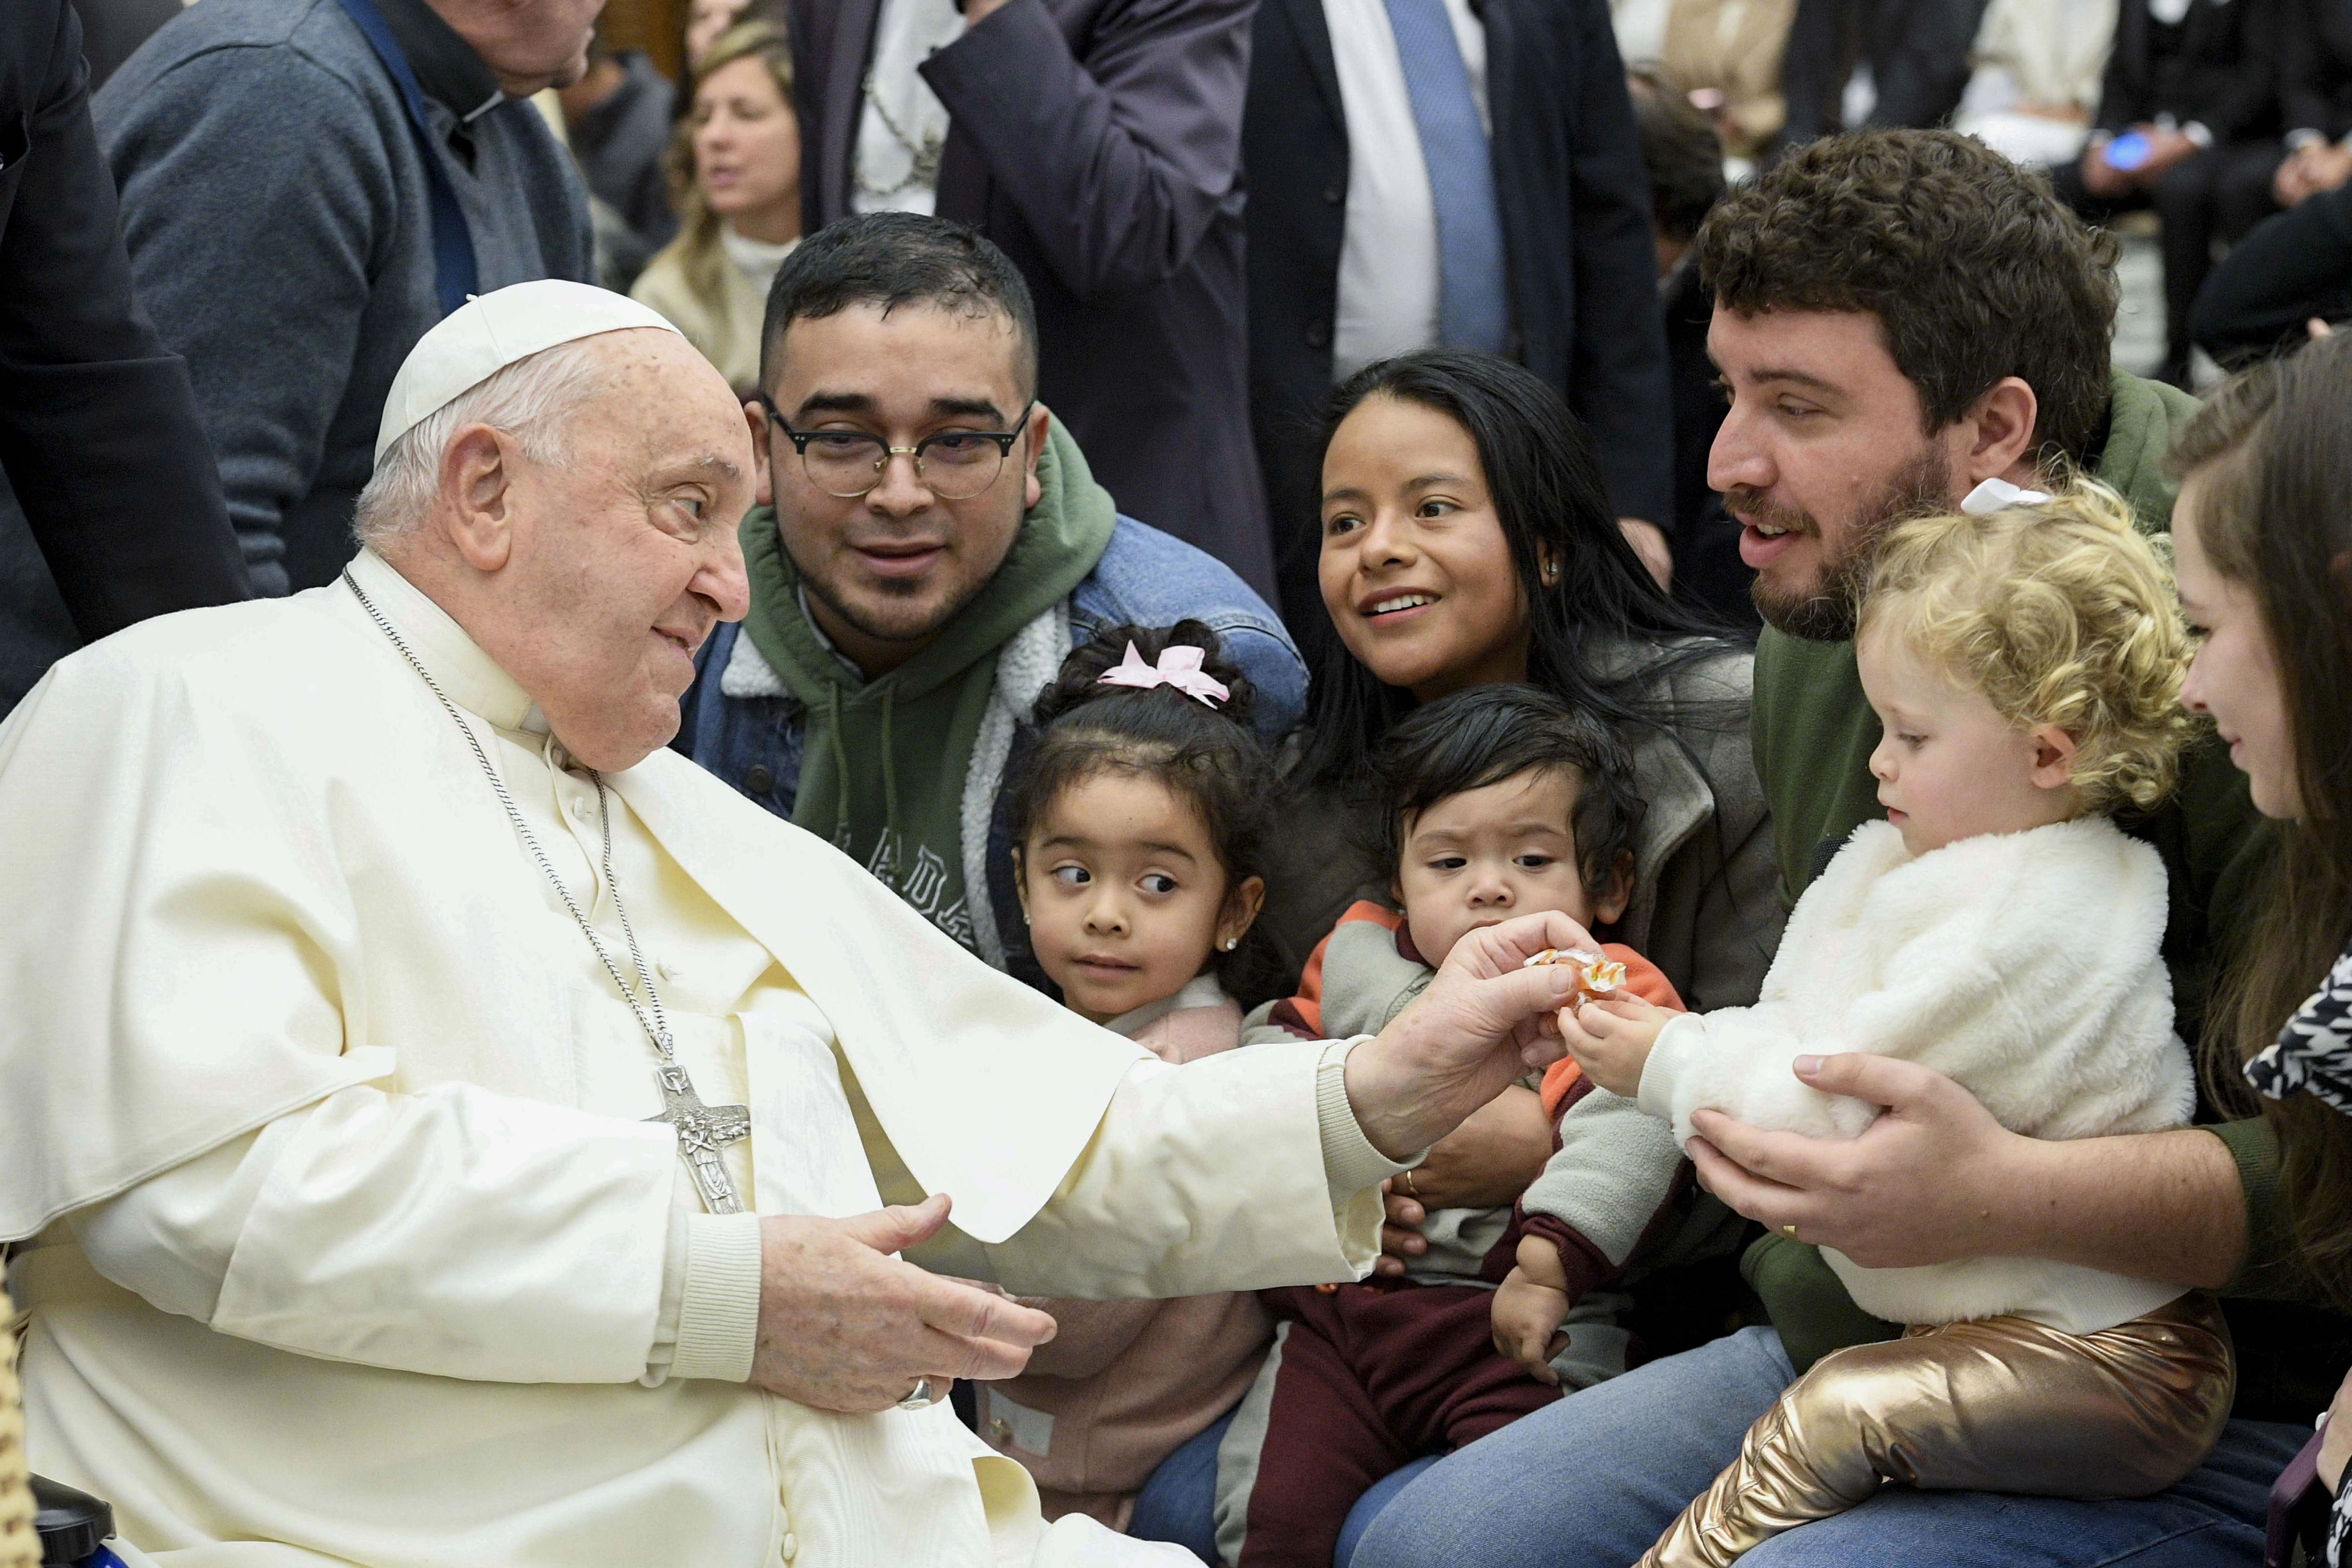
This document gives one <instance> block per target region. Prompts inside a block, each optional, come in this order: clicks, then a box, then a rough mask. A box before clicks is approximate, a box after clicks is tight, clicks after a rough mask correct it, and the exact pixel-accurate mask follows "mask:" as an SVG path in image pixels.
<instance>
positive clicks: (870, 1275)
mask: <svg viewBox="0 0 2352 1568" xmlns="http://www.w3.org/2000/svg"><path fill="white" fill-rule="evenodd" d="M947 1218H948V1198H947V1195H946V1194H934V1195H933V1196H931V1197H929V1198H928V1199H926V1200H925V1201H924V1202H923V1203H921V1204H920V1205H917V1206H915V1207H912V1208H908V1207H904V1206H898V1205H893V1206H892V1207H889V1208H886V1209H878V1210H877V1211H875V1212H874V1213H872V1214H864V1215H856V1216H855V1217H854V1218H850V1219H816V1218H812V1217H809V1216H807V1215H772V1216H770V1217H769V1218H766V1219H763V1220H761V1222H760V1331H759V1340H758V1345H757V1348H756V1350H755V1351H754V1352H753V1355H752V1361H751V1382H752V1383H753V1384H756V1385H757V1386H759V1387H761V1388H764V1389H766V1390H767V1391H768V1392H769V1393H771V1394H779V1395H782V1397H783V1398H786V1399H790V1400H793V1401H794V1402H795V1403H797V1404H801V1405H813V1406H814V1407H816V1408H817V1409H820V1410H845V1411H849V1412H851V1413H853V1414H860V1415H862V1414H865V1413H867V1412H870V1411H876V1410H887V1409H888V1408H889V1407H890V1406H892V1405H896V1404H898V1401H900V1400H901V1399H904V1398H906V1397H907V1395H908V1394H910V1393H911V1392H913V1390H914V1387H915V1384H916V1383H917V1382H918V1380H919V1379H922V1378H929V1379H930V1380H931V1381H932V1384H933V1385H934V1387H935V1388H936V1390H937V1393H938V1396H939V1397H940V1398H942V1399H944V1398H946V1397H947V1390H948V1384H949V1382H950V1380H952V1379H954V1378H959V1377H971V1378H1001V1377H1011V1376H1013V1374H1014V1373H1017V1372H1019V1371H1020V1370H1021V1369H1022V1368H1023V1367H1024V1366H1026V1365H1027V1364H1028V1363H1029V1352H1031V1351H1032V1350H1034V1348H1036V1347H1037V1346H1039V1345H1042V1344H1044V1343H1045V1342H1046V1341H1047V1340H1050V1339H1052V1338H1053V1337H1054V1327H1055V1325H1054V1320H1053V1319H1052V1318H1050V1317H1047V1316H1046V1315H1045V1313H1043V1312H1039V1311H1034V1310H1031V1309H1030V1308H1027V1307H1024V1306H1022V1305H1021V1304H1020V1303H1019V1302H1017V1301H1014V1300H1011V1299H1010V1298H1008V1297H1006V1296H1004V1295H1003V1294H1001V1293H998V1292H994V1291H991V1290H986V1289H981V1288H980V1287H978V1286H975V1285H971V1284H967V1283H966V1282H964V1281H963V1280H961V1279H947V1278H944V1277H942V1276H940V1275H937V1274H933V1273H930V1272H929V1271H928V1270H925V1269H921V1268H916V1267H915V1266H914V1265H913V1264H911V1263H903V1262H901V1261H899V1260H898V1258H893V1257H891V1256H890V1254H892V1253H894V1252H897V1251H899V1250H901V1249H903V1248H906V1247H919V1246H920V1245H921V1244H922V1243H924V1242H926V1241H928V1240H929V1239H930V1238H931V1237H933V1236H935V1235H936V1234H938V1232H939V1228H940V1226H943V1225H945V1224H946V1223H947Z"/></svg>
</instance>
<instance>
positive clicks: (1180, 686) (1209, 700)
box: [1097, 642, 1232, 708]
mask: <svg viewBox="0 0 2352 1568" xmlns="http://www.w3.org/2000/svg"><path fill="white" fill-rule="evenodd" d="M1097 684H1099V685H1103V686H1132V687H1135V688H1137V689H1140V690H1147V691H1148V690H1150V689H1151V688H1152V687H1155V686H1172V687H1174V688H1175V689H1177V690H1179V691H1181V692H1182V693H1183V694H1184V695H1185V696H1187V697H1197V698H1199V699H1200V700H1201V701H1202V704H1203V705H1205V706H1207V707H1210V708H1214V707H1215V706H1216V705H1217V704H1218V703H1220V702H1223V700H1225V699H1226V698H1227V697H1228V696H1230V695H1232V693H1230V692H1228V691H1227V690H1226V689H1225V683H1224V682H1223V681H1222V680H1219V679H1215V678H1214V677H1213V676H1207V675H1203V674H1202V673H1201V650H1200V649H1199V648H1197V647H1184V646H1182V645H1181V644H1180V645H1178V646H1176V647H1165V648H1162V649H1160V662H1159V664H1157V665H1149V664H1146V663H1144V662H1143V656H1142V655H1141V654H1139V653H1138V652H1136V651H1135V645H1134V644H1133V643H1131V642H1130V643H1129V644H1128V645H1127V657H1126V658H1124V659H1121V660H1120V661H1119V662H1118V663H1117V664H1115V665H1113V666H1111V667H1110V668H1108V669H1106V670H1104V671H1103V673H1102V679H1101V680H1100V681H1099V682H1097Z"/></svg>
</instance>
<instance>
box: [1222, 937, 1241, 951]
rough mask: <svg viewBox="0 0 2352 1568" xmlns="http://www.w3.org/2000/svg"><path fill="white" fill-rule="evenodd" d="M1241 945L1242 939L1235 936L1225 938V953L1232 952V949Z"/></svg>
mask: <svg viewBox="0 0 2352 1568" xmlns="http://www.w3.org/2000/svg"><path fill="white" fill-rule="evenodd" d="M1241 944H1242V939H1241V938H1239V937H1237V936H1229V937H1227V938H1225V951H1226V952H1233V950H1234V949H1235V948H1237V947H1239V946H1241Z"/></svg>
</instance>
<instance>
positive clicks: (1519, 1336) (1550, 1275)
mask: <svg viewBox="0 0 2352 1568" xmlns="http://www.w3.org/2000/svg"><path fill="white" fill-rule="evenodd" d="M1494 1310H1495V1349H1496V1351H1498V1352H1501V1354H1502V1355H1503V1357H1504V1359H1505V1360H1507V1361H1512V1362H1517V1363H1518V1364H1519V1365H1520V1366H1521V1367H1524V1368H1525V1369H1526V1370H1527V1374H1528V1376H1529V1377H1532V1378H1534V1379H1535V1380H1536V1381H1537V1382H1538V1383H1549V1384H1551V1385H1552V1386H1553V1387H1555V1388H1557V1387H1559V1373H1556V1372H1554V1371H1552V1369H1551V1358H1552V1357H1553V1356H1555V1355H1557V1354H1559V1352H1560V1351H1561V1350H1562V1349H1564V1348H1565V1347H1566V1346H1567V1344H1568V1336H1567V1335H1566V1334H1563V1333H1561V1332H1560V1331H1559V1326H1560V1324H1561V1323H1562V1322H1564V1321H1567V1318H1568V1275H1567V1273H1566V1272H1565V1271H1564V1270H1563V1269H1562V1268H1560V1266H1559V1248H1558V1247H1554V1246H1553V1245H1552V1244H1551V1243H1550V1242H1549V1241H1546V1240H1545V1239H1544V1238H1543V1237H1539V1236H1527V1237H1520V1238H1519V1266H1518V1267H1517V1268H1514V1269H1512V1270H1511V1273H1510V1278H1508V1279H1505V1280H1504V1281H1503V1284H1502V1288H1501V1289H1497V1290H1496V1292H1495V1309H1494Z"/></svg>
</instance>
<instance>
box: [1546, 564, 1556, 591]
mask: <svg viewBox="0 0 2352 1568" xmlns="http://www.w3.org/2000/svg"><path fill="white" fill-rule="evenodd" d="M1543 580H1544V586H1545V587H1547V588H1549V587H1551V586H1553V585H1554V584H1557V583H1559V567H1557V566H1552V565H1546V566H1545V567H1544V569H1543Z"/></svg>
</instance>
